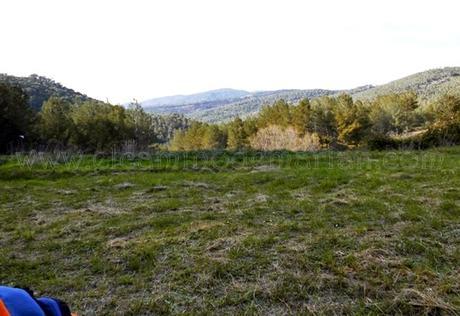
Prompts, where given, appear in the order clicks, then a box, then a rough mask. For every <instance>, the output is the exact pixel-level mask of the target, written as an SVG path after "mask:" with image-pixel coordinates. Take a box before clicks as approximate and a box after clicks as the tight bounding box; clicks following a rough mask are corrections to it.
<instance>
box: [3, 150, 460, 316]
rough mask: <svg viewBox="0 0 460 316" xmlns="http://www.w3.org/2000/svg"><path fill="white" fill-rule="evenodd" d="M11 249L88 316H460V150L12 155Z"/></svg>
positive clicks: (15, 272) (30, 274) (8, 261)
mask: <svg viewBox="0 0 460 316" xmlns="http://www.w3.org/2000/svg"><path fill="white" fill-rule="evenodd" d="M57 158H59V159H57ZM0 246H1V256H0V283H2V284H10V285H19V286H29V287H31V288H33V289H35V290H36V292H38V294H39V295H54V296H57V297H60V298H62V299H64V300H65V301H67V302H68V303H69V304H70V305H71V307H72V309H73V310H75V311H76V312H78V313H79V314H80V315H152V314H153V315H155V314H182V313H185V314H219V315H223V314H227V315H235V314H249V315H252V314H262V315H266V314H273V315H283V314H392V315H393V314H405V315H407V314H416V315H419V314H447V315H450V314H452V315H457V314H459V313H460V277H459V275H460V148H459V147H454V148H442V149H436V150H430V151H414V152H411V151H404V152H359V151H350V152H343V153H338V152H336V153H333V152H332V153H331V152H322V153H317V154H313V153H310V154H308V153H302V154H289V153H271V154H257V153H247V154H242V153H240V154H238V153H236V154H227V153H195V154H183V155H167V154H165V155H162V156H154V157H144V156H141V157H137V158H135V157H118V156H117V157H106V158H97V159H93V158H91V157H83V158H80V157H77V156H70V157H65V156H63V157H47V156H45V157H37V156H35V157H31V156H28V157H26V156H15V157H3V159H2V160H1V164H0Z"/></svg>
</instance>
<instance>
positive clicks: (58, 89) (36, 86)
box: [0, 74, 91, 110]
mask: <svg viewBox="0 0 460 316" xmlns="http://www.w3.org/2000/svg"><path fill="white" fill-rule="evenodd" d="M0 82H2V83H7V84H9V85H13V86H18V87H20V88H22V89H23V90H24V91H25V93H26V94H27V95H28V96H29V104H30V105H31V106H32V107H33V108H34V109H37V110H39V109H40V108H41V106H42V104H43V102H45V101H46V100H48V99H49V98H50V97H51V96H57V97H60V98H62V99H65V100H69V101H70V100H75V99H79V100H82V101H85V100H90V99H91V98H89V97H88V96H86V95H84V94H82V93H80V92H76V91H74V90H72V89H69V88H66V87H64V86H63V85H61V84H60V83H57V82H55V81H54V80H52V79H49V78H46V77H42V76H38V75H35V74H34V75H30V76H28V77H15V76H10V75H7V74H0Z"/></svg>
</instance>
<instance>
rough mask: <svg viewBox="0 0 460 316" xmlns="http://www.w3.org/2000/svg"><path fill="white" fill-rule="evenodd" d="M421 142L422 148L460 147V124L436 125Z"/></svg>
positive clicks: (423, 136)
mask: <svg viewBox="0 0 460 316" xmlns="http://www.w3.org/2000/svg"><path fill="white" fill-rule="evenodd" d="M419 142H420V148H429V147H437V146H452V145H459V144H460V123H452V124H447V125H444V126H439V125H434V126H432V127H430V128H429V129H428V131H427V132H426V133H425V134H423V135H422V137H421V138H420V140H419Z"/></svg>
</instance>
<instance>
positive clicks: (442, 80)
mask: <svg viewBox="0 0 460 316" xmlns="http://www.w3.org/2000/svg"><path fill="white" fill-rule="evenodd" d="M458 91H460V67H448V68H441V69H433V70H428V71H424V72H420V73H417V74H413V75H411V76H408V77H405V78H402V79H399V80H395V81H392V82H389V83H387V84H384V85H380V86H372V85H366V86H362V87H358V88H355V89H349V90H323V89H313V90H279V91H261V92H254V93H249V94H247V95H243V96H239V97H238V98H233V97H232V98H227V99H225V98H220V99H212V98H208V99H206V100H205V101H199V102H195V101H193V98H191V99H188V98H186V97H184V99H183V102H182V103H180V102H176V103H175V104H173V105H171V104H169V105H157V106H155V107H149V106H147V107H146V111H151V112H155V113H160V114H165V113H181V114H184V115H186V116H188V117H190V118H193V119H196V120H199V121H203V122H208V123H219V122H228V121H230V120H232V119H233V118H235V117H236V116H239V117H241V118H245V117H249V116H253V115H255V114H256V113H258V112H259V111H260V110H261V109H262V107H263V106H265V105H268V104H272V103H274V102H275V101H277V100H280V99H284V100H285V101H287V102H288V103H290V104H294V103H297V102H299V101H300V100H302V99H304V98H308V99H314V98H318V97H321V96H338V95H340V94H344V93H345V94H349V95H351V96H352V97H353V99H355V100H362V101H366V100H373V99H375V98H377V97H378V96H381V95H389V94H400V93H404V92H414V93H415V94H416V95H417V98H418V102H419V103H420V105H422V106H425V105H427V104H429V103H431V102H433V101H435V100H437V99H438V98H439V97H440V96H442V95H444V94H458ZM192 97H193V95H192ZM143 105H144V104H143Z"/></svg>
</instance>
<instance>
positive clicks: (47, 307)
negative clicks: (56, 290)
mask: <svg viewBox="0 0 460 316" xmlns="http://www.w3.org/2000/svg"><path fill="white" fill-rule="evenodd" d="M37 302H38V304H39V305H40V307H41V308H42V310H43V311H44V312H45V314H46V316H62V313H61V309H60V308H59V304H58V303H57V302H56V301H55V300H54V299H52V298H50V297H40V298H39V299H37Z"/></svg>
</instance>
